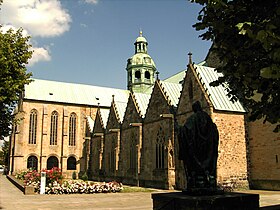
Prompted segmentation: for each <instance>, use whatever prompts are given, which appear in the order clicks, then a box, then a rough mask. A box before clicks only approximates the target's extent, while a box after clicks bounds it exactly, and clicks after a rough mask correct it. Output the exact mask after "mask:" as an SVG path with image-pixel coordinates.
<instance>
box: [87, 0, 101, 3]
mask: <svg viewBox="0 0 280 210" xmlns="http://www.w3.org/2000/svg"><path fill="white" fill-rule="evenodd" d="M85 3H88V4H97V3H98V0H85Z"/></svg>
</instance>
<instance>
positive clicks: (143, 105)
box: [133, 93, 151, 118]
mask: <svg viewBox="0 0 280 210" xmlns="http://www.w3.org/2000/svg"><path fill="white" fill-rule="evenodd" d="M133 97H134V99H135V101H136V106H137V108H138V110H139V112H140V113H139V114H140V115H141V117H142V118H144V117H145V114H146V111H147V108H148V104H149V100H150V98H151V94H144V93H133Z"/></svg>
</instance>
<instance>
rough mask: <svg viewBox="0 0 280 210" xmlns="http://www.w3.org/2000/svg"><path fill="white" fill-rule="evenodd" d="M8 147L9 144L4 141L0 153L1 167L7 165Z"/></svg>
mask: <svg viewBox="0 0 280 210" xmlns="http://www.w3.org/2000/svg"><path fill="white" fill-rule="evenodd" d="M9 147H10V142H9V141H5V140H4V143H3V145H2V150H1V151H0V164H1V165H6V166H7V165H8V163H9V154H10V153H9Z"/></svg>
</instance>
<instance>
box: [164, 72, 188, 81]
mask: <svg viewBox="0 0 280 210" xmlns="http://www.w3.org/2000/svg"><path fill="white" fill-rule="evenodd" d="M186 71H187V70H186V69H185V70H183V71H180V72H178V73H177V74H174V75H172V76H171V77H168V78H166V79H165V80H163V81H164V82H171V83H177V84H182V83H183V81H184V78H185V75H186Z"/></svg>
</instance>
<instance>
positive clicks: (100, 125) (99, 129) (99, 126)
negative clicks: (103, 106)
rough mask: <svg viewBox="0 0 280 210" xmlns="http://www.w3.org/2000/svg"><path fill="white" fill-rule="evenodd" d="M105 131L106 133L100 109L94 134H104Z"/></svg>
mask: <svg viewBox="0 0 280 210" xmlns="http://www.w3.org/2000/svg"><path fill="white" fill-rule="evenodd" d="M103 131H104V124H103V121H102V117H101V113H100V109H98V110H97V113H96V117H95V123H94V128H93V133H102V132H103Z"/></svg>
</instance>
